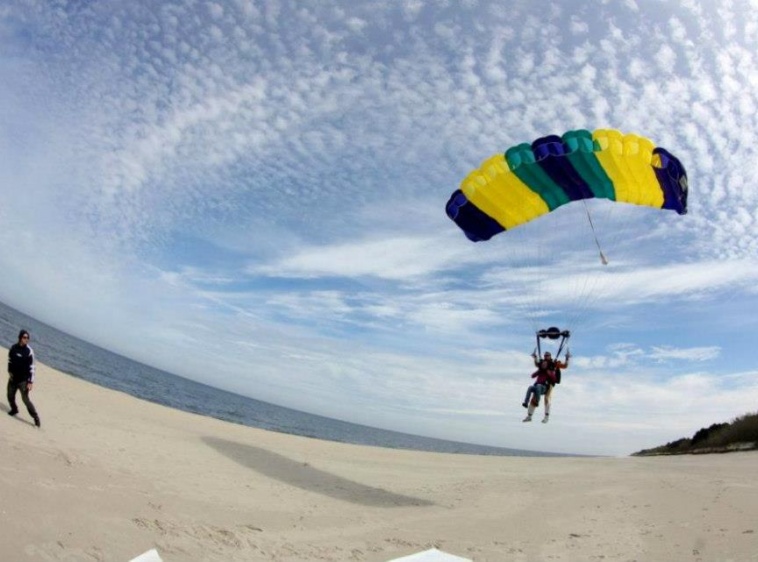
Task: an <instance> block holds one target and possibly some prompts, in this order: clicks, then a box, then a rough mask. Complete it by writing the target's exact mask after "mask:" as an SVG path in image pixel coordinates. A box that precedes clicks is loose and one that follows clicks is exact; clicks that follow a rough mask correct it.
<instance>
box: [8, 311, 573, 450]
mask: <svg viewBox="0 0 758 562" xmlns="http://www.w3.org/2000/svg"><path fill="white" fill-rule="evenodd" d="M21 328H24V329H27V330H29V331H30V332H31V333H32V338H33V340H32V341H33V343H32V347H33V349H34V353H35V357H36V360H37V361H38V362H40V363H43V364H45V365H48V366H50V367H52V368H54V369H56V370H58V371H61V372H63V373H65V374H67V375H70V376H74V377H76V378H80V379H82V380H86V381H88V382H91V383H94V384H97V385H99V386H102V387H106V388H110V389H112V390H117V391H120V392H124V393H126V394H129V395H131V396H134V397H136V398H139V399H143V400H148V401H150V402H154V403H156V404H160V405H163V406H168V407H170V408H174V409H177V410H182V411H186V412H191V413H194V414H199V415H202V416H208V417H212V418H216V419H220V420H223V421H227V422H231V423H238V424H241V425H246V426H249V427H256V428H259V429H265V430H269V431H276V432H279V433H289V434H293V435H300V436H303V437H311V438H315V439H325V440H329V441H337V442H343V443H351V444H355V445H368V446H375V447H385V448H391V449H410V450H417V451H429V452H441V453H458V454H469V455H489V456H540V457H544V456H549V457H558V456H560V457H565V456H581V455H571V454H566V453H553V452H546V451H531V450H523V449H511V448H507V447H496V446H490V445H480V444H475V443H465V442H459V441H449V440H445V439H439V438H434V437H425V436H421V435H414V434H411V433H404V432H398V431H393V430H388V429H382V428H377V427H371V426H366V425H362V424H357V423H353V422H349V421H344V420H339V419H336V418H330V417H326V416H322V415H318V414H311V413H308V412H303V411H300V410H295V409H292V408H288V407H286V406H280V405H277V404H272V403H270V402H265V401H262V400H258V399H256V398H252V397H249V396H243V395H240V394H236V393H233V392H230V391H227V390H224V389H220V388H217V387H214V386H211V385H208V384H205V383H201V382H197V381H194V380H191V379H188V378H186V377H183V376H182V375H180V374H178V373H172V372H168V371H165V370H162V369H158V368H155V367H151V366H150V365H146V364H144V363H141V362H139V361H136V360H134V359H131V358H128V357H125V356H123V355H120V354H118V353H116V352H113V351H110V350H107V349H104V348H102V347H100V346H98V345H95V344H93V343H90V342H87V341H85V340H82V339H80V338H77V337H75V336H72V335H71V334H67V333H66V332H63V331H61V330H59V329H57V328H54V327H53V326H50V325H48V324H45V323H44V322H42V321H40V320H37V319H36V318H34V317H32V316H29V315H28V314H25V313H23V312H21V311H19V310H16V309H15V308H13V307H11V306H10V305H7V304H5V303H2V302H0V341H2V344H3V345H4V346H5V347H10V346H11V345H12V344H14V343H15V342H16V336H17V334H18V331H19V330H20V329H21ZM42 384H44V383H42ZM39 388H40V392H44V386H43V385H40V387H39ZM52 423H54V421H53V422H52Z"/></svg>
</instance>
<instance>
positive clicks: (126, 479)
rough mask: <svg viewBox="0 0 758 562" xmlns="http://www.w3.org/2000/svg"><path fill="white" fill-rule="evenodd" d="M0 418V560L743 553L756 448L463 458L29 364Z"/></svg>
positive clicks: (756, 528)
mask: <svg viewBox="0 0 758 562" xmlns="http://www.w3.org/2000/svg"><path fill="white" fill-rule="evenodd" d="M33 399H34V401H35V403H36V405H37V407H38V409H39V411H40V414H41V416H42V423H43V426H42V429H41V430H37V429H36V428H35V427H34V426H33V425H32V424H31V420H30V419H29V418H28V416H27V415H26V412H25V410H24V408H23V406H22V412H21V414H20V415H19V416H18V417H16V418H10V417H8V416H6V415H4V413H5V412H7V410H8V408H7V404H6V402H5V401H3V402H2V406H0V410H1V411H2V413H3V415H2V416H0V425H2V427H1V428H0V451H2V453H0V523H1V524H0V560H9V561H10V560H13V561H23V560H72V561H73V560H106V561H122V560H123V561H126V560H130V559H131V558H133V557H135V556H137V555H139V554H141V553H143V552H145V551H147V550H149V549H151V548H156V549H157V550H158V552H159V554H160V556H161V557H162V558H163V560H164V561H165V562H175V561H184V560H225V561H226V560H246V561H249V560H275V561H309V560H321V561H328V560H334V561H337V560H339V561H342V560H347V561H376V562H379V561H382V562H384V561H386V560H389V559H391V558H396V557H400V556H404V555H408V554H411V553H414V552H418V551H421V550H425V549H428V548H432V547H436V548H439V549H441V550H444V551H446V552H449V553H451V554H455V555H457V556H463V557H466V558H471V559H473V560H475V561H477V562H480V561H521V560H569V561H571V560H582V561H584V560H603V561H609V560H614V561H615V560H618V561H631V560H639V561H647V560H660V561H668V560H688V561H690V560H691V561H697V560H703V561H709V560H713V561H726V560H736V561H742V560H744V561H748V560H758V479H756V475H757V474H758V453H756V452H747V453H733V454H724V455H702V456H683V457H656V458H596V459H593V458H526V457H524V458H516V457H477V456H464V455H449V454H436V453H425V452H414V451H401V450H390V449H380V448H372V447H363V446H356V445H346V444H340V443H332V442H326V441H319V440H315V439H309V438H304V437H297V436H292V435H283V434H278V433H272V432H267V431H262V430H258V429H254V428H249V427H243V426H239V425H234V424H229V423H225V422H221V421H218V420H213V419H209V418H203V417H200V416H195V415H192V414H188V413H185V412H180V411H176V410H171V409H169V408H165V407H162V406H158V405H155V404H151V403H148V402H144V401H141V400H137V399H135V398H132V397H130V396H128V395H125V394H122V393H119V392H115V391H112V390H108V389H104V388H101V387H98V386H95V385H93V384H90V383H87V382H85V381H81V380H79V379H76V378H74V377H70V376H68V375H65V374H62V373H59V372H57V371H55V370H53V369H50V368H47V367H46V366H44V365H39V367H38V384H37V385H35V390H34V392H33Z"/></svg>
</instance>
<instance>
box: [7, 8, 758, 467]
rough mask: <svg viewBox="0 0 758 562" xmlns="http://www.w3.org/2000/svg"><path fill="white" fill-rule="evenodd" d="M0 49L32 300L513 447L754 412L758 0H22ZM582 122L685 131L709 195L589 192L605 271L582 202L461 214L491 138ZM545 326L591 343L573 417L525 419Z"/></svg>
mask: <svg viewBox="0 0 758 562" xmlns="http://www.w3.org/2000/svg"><path fill="white" fill-rule="evenodd" d="M0 45H2V47H1V50H0V128H1V130H2V135H0V190H2V205H1V206H0V224H2V226H3V228H2V229H0V272H2V275H1V276H0V300H2V301H3V302H5V303H7V304H9V305H11V306H14V307H16V308H18V309H20V310H22V311H23V312H26V313H28V314H30V315H32V316H34V317H36V318H38V319H40V320H42V321H45V322H47V323H49V324H52V325H54V326H56V327H57V328H60V329H62V330H64V331H66V332H69V333H71V334H73V335H75V336H78V337H81V338H84V339H86V340H88V341H91V342H93V343H96V344H98V345H101V346H103V347H105V348H107V349H111V350H113V351H116V352H118V353H122V354H125V355H127V356H129V357H132V358H135V359H137V360H139V361H142V362H145V363H148V364H150V365H153V366H156V367H159V368H163V369H166V370H168V371H171V372H174V373H177V374H180V375H183V376H186V377H188V378H192V379H195V380H198V381H201V382H204V383H208V384H211V385H215V386H219V387H222V388H225V389H228V390H232V391H235V392H239V393H241V394H245V395H249V396H252V397H255V398H258V399H262V400H267V401H270V402H274V403H277V404H282V405H285V406H289V407H294V408H297V409H302V410H305V411H308V412H313V413H317V414H322V415H327V416H330V417H336V418H339V419H345V420H348V421H353V422H358V423H363V424H368V425H372V426H378V427H383V428H387V429H394V430H400V431H406V432H411V433H418V434H422V435H429V436H434V437H441V438H447V439H455V440H463V441H470V442H475V443H483V444H489V445H499V446H505V447H516V448H530V449H537V450H550V451H563V452H574V453H600V454H627V453H631V452H633V451H636V450H638V449H641V448H645V447H651V446H655V445H659V444H662V443H665V442H667V441H670V440H673V439H676V438H679V437H682V436H687V435H691V434H692V433H694V431H696V430H697V429H699V428H700V427H702V426H704V425H710V424H711V423H714V422H722V421H728V420H730V419H732V418H734V417H735V416H737V415H741V414H743V413H746V412H748V411H753V410H755V405H756V403H758V376H757V375H758V368H757V367H756V365H755V360H754V343H753V341H754V338H753V330H756V329H757V328H758V320H756V314H755V312H756V310H758V290H757V289H756V282H757V281H758V259H757V256H758V229H757V228H756V220H757V219H758V217H757V212H756V210H757V209H758V188H756V184H755V177H756V176H758V157H757V156H758V154H756V148H755V147H756V144H757V140H758V139H757V138H756V135H757V134H758V123H757V122H756V121H758V62H757V57H758V55H757V54H756V53H758V3H756V2H755V1H753V2H748V1H735V2H719V3H716V2H713V3H700V2H694V1H684V2H663V1H646V2H641V1H639V2H635V1H631V0H630V1H626V2H603V1H586V2H568V1H566V2H539V3H537V2H526V1H524V2H519V1H516V2H509V3H508V4H507V5H503V4H502V3H500V2H483V1H482V2H477V1H468V2H423V1H418V0H414V1H401V2H356V1H353V0H349V1H344V2H317V3H311V4H309V3H302V2H294V1H293V2H289V1H276V2H274V1H270V2H248V1H242V0H235V1H231V0H230V1H227V2H210V1H208V2H206V1H198V0H183V1H174V2H160V3H156V2H150V1H137V0H135V1H130V2H119V1H101V2H85V1H68V2H67V1H63V0H59V1H55V2H52V1H49V0H39V1H34V0H25V1H20V0H11V1H10V2H6V3H4V4H3V6H2V7H0ZM577 128H588V129H595V128H616V129H619V130H621V131H624V132H636V133H639V134H642V135H644V136H647V137H649V138H651V139H652V140H653V141H654V142H655V143H656V144H657V145H659V146H663V147H665V148H667V149H668V150H670V151H671V152H673V153H674V154H676V155H677V156H678V157H679V158H680V159H681V160H682V161H683V162H684V164H685V166H686V167H687V171H688V175H689V180H690V189H691V192H690V213H689V214H688V215H687V216H684V217H680V216H678V215H676V214H674V213H671V212H663V211H655V210H648V209H641V208H637V207H631V206H624V205H613V204H608V203H607V202H591V204H590V205H588V209H589V210H590V212H591V213H592V217H593V220H594V221H595V224H596V227H597V232H598V238H599V241H600V243H601V246H602V247H603V250H604V252H605V253H606V254H607V255H608V257H609V260H610V264H609V265H608V266H606V267H603V266H602V265H600V263H599V260H598V257H597V249H596V248H595V243H594V241H593V239H592V234H591V231H590V230H589V227H588V223H587V220H586V216H585V212H586V211H585V209H584V207H583V206H582V205H575V206H567V207H565V208H562V209H560V210H559V211H558V212H556V213H553V215H551V216H550V217H548V218H546V219H543V220H542V221H536V222H535V223H533V224H531V225H527V226H525V227H522V228H519V229H516V230H514V231H512V232H509V233H506V234H504V235H500V236H498V237H496V238H494V239H493V240H491V241H489V242H486V243H480V244H473V243H471V242H469V241H468V240H467V239H466V238H465V237H464V236H463V234H462V233H461V232H460V231H459V230H458V228H457V227H456V226H455V225H454V224H453V223H452V222H451V221H450V220H449V219H448V218H447V217H446V215H445V211H444V206H445V203H446V201H447V198H448V197H449V195H450V194H451V192H452V191H453V190H455V189H456V188H457V187H458V185H459V184H460V181H461V180H462V179H463V178H464V176H465V175H466V174H467V173H468V172H469V171H470V170H472V169H473V168H475V167H478V165H479V164H480V163H481V162H482V161H483V160H484V159H485V158H487V157H489V156H491V155H492V154H495V153H497V152H501V151H504V150H505V149H506V148H508V147H510V146H512V145H514V144H518V143H521V142H525V141H531V140H533V139H534V138H536V137H538V136H543V135H546V134H555V133H557V134H561V133H563V132H564V131H567V130H571V129H577ZM604 203H605V204H604ZM569 207H572V208H569ZM547 325H560V327H566V328H570V329H571V330H572V332H573V337H572V340H571V349H572V352H573V353H574V354H575V357H574V360H573V364H572V365H571V368H570V369H569V370H568V371H567V372H566V375H565V379H564V383H563V384H562V385H561V386H560V387H559V388H558V391H557V392H556V396H555V400H554V405H553V421H552V422H551V423H550V424H548V425H547V426H544V425H542V424H537V425H534V424H532V425H527V424H522V423H521V418H522V417H523V409H522V408H521V406H520V403H521V400H522V396H523V393H524V391H525V389H526V386H527V384H528V382H529V380H530V379H529V374H530V372H531V366H530V358H529V354H530V353H531V352H532V350H533V348H534V330H535V329H536V328H545V327H547ZM40 391H41V392H44V387H42V389H41V390H40Z"/></svg>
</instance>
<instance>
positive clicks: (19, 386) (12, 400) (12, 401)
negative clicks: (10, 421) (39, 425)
mask: <svg viewBox="0 0 758 562" xmlns="http://www.w3.org/2000/svg"><path fill="white" fill-rule="evenodd" d="M27 384H28V383H27V381H20V382H14V381H13V379H8V404H9V405H10V407H11V412H18V406H16V391H17V390H18V391H20V392H21V400H23V401H24V405H25V406H26V409H27V410H28V411H29V415H30V416H31V417H33V418H34V419H35V420H36V419H37V418H38V417H39V416H37V409H36V408H35V407H34V404H32V401H31V400H29V391H28V390H27V388H26V385H27Z"/></svg>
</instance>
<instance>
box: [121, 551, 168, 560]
mask: <svg viewBox="0 0 758 562" xmlns="http://www.w3.org/2000/svg"><path fill="white" fill-rule="evenodd" d="M129 562H163V560H162V559H161V557H160V555H159V554H158V551H157V550H155V549H154V548H153V549H151V550H148V551H147V552H143V553H142V554H140V555H139V556H137V558H132V559H131V560H129Z"/></svg>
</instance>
